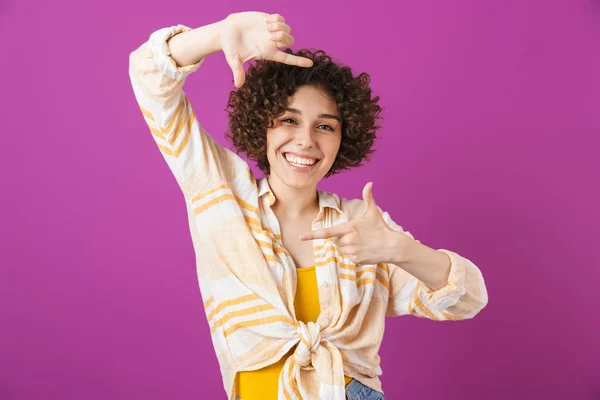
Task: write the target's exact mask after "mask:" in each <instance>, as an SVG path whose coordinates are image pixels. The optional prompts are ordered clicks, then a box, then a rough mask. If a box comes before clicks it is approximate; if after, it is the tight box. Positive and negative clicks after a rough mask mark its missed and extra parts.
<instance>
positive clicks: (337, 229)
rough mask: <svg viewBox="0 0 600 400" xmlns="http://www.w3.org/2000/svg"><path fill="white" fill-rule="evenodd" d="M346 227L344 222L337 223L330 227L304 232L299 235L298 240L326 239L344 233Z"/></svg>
mask: <svg viewBox="0 0 600 400" xmlns="http://www.w3.org/2000/svg"><path fill="white" fill-rule="evenodd" d="M346 230H347V227H346V226H345V224H341V225H337V226H334V227H331V228H323V229H319V230H316V231H312V232H310V233H305V234H303V235H302V236H300V240H314V239H327V238H331V237H336V236H340V235H343V234H344V233H346Z"/></svg>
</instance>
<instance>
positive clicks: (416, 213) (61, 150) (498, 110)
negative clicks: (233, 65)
mask: <svg viewBox="0 0 600 400" xmlns="http://www.w3.org/2000/svg"><path fill="white" fill-rule="evenodd" d="M210 3H211V4H210V5H207V2H204V1H184V2H179V3H178V4H177V3H167V2H149V1H135V0H125V1H119V2H116V1H102V2H101V1H87V0H86V1H73V0H71V1H61V2H36V4H31V3H30V2H17V1H16V0H8V1H7V0H3V1H2V3H1V4H0V34H1V37H2V51H1V53H2V55H1V56H0V66H1V68H2V71H1V72H2V78H3V81H2V96H1V101H2V103H1V108H0V110H1V113H2V140H3V147H4V152H3V153H2V157H1V158H0V171H1V174H2V182H1V187H2V189H1V190H2V197H1V198H2V200H1V201H2V204H1V208H0V209H1V210H2V211H1V212H2V216H1V221H2V222H1V223H0V224H1V241H0V243H1V245H0V246H2V248H1V253H0V254H1V258H0V264H1V270H0V325H1V327H0V399H2V400H17V399H18V400H21V399H61V400H71V399H141V398H143V399H146V400H155V399H181V400H183V399H208V398H210V399H212V398H215V399H221V398H225V395H224V391H223V389H222V382H221V376H220V372H219V368H218V366H217V361H216V357H215V355H214V352H213V347H212V344H211V342H210V338H209V330H208V326H207V322H206V318H205V315H204V311H203V307H202V300H201V297H200V293H199V289H198V283H197V280H196V270H195V264H194V253H193V248H192V244H191V239H190V237H189V231H188V226H187V220H186V215H185V205H184V202H183V196H182V194H181V193H180V192H179V189H178V187H177V184H176V182H175V179H174V178H173V177H172V176H171V174H170V171H169V170H168V168H167V165H166V163H165V162H164V161H163V159H162V157H161V155H160V154H159V152H158V149H157V148H156V147H155V145H154V142H153V140H152V138H151V135H150V132H149V131H148V130H147V128H146V126H145V124H144V121H143V118H142V115H141V113H140V110H139V108H138V107H137V104H136V103H135V99H134V96H133V92H132V89H131V86H130V82H129V77H128V72H127V71H128V56H129V53H130V52H131V51H133V50H134V49H135V48H137V47H138V46H139V45H140V44H141V43H142V42H144V41H145V40H147V38H148V36H149V35H150V33H151V32H152V31H154V30H156V29H158V28H162V27H165V26H171V25H176V24H178V23H181V24H184V25H187V26H190V27H197V26H200V25H205V24H208V23H211V22H214V21H217V20H219V19H222V18H224V17H225V16H226V15H227V14H228V13H231V12H235V11H243V10H248V9H251V10H260V11H265V12H278V13H280V14H282V15H284V16H285V17H286V18H287V21H288V23H289V24H290V25H291V26H292V28H293V34H294V36H295V37H296V44H295V46H294V47H296V48H299V47H319V48H323V49H325V50H327V51H328V52H329V53H330V54H331V55H333V56H334V58H336V59H337V60H339V61H342V62H344V63H346V64H348V65H350V66H352V68H353V70H354V71H355V72H361V71H367V72H369V73H370V74H371V75H372V87H373V89H374V91H375V93H376V94H377V95H379V96H381V103H382V105H383V106H384V107H385V111H384V118H385V119H384V120H383V121H382V123H383V126H384V128H383V129H382V130H381V131H380V135H381V136H380V137H381V139H380V141H379V142H378V148H379V150H378V152H377V153H376V156H375V157H374V159H373V161H372V162H371V163H370V164H368V165H366V166H365V167H364V168H361V169H357V170H354V171H352V172H349V173H344V174H342V175H339V176H335V177H332V178H331V179H329V180H327V181H326V182H323V183H322V186H321V188H323V189H326V190H329V191H333V192H336V193H338V194H340V195H341V196H344V197H350V198H354V197H360V196H361V190H362V188H363V186H364V185H365V183H367V182H368V181H369V180H374V187H373V193H374V195H375V199H376V200H377V202H378V205H379V206H380V207H382V208H383V209H384V210H387V211H389V212H390V214H391V215H392V217H393V218H394V220H395V221H396V222H397V223H399V224H401V225H402V226H403V227H404V228H405V229H407V230H409V231H411V233H413V234H414V235H415V237H416V238H417V239H420V240H421V241H422V242H423V243H424V244H427V245H428V246H430V247H433V248H446V249H451V250H454V251H456V252H458V253H460V254H462V255H464V256H465V257H467V258H469V259H471V260H472V261H473V262H474V263H475V264H477V265H478V266H479V268H480V269H481V270H482V272H483V275H484V278H485V280H486V283H487V288H488V293H489V298H490V301H489V304H488V306H487V307H486V308H485V309H484V310H483V311H482V312H481V313H480V314H479V315H478V316H476V318H475V319H472V320H467V321H461V322H455V323H453V322H434V321H430V320H426V319H418V318H415V317H405V318H393V319H388V322H387V325H386V327H387V329H386V336H385V340H384V343H383V346H382V349H381V353H380V354H381V357H382V367H383V371H384V374H383V376H382V380H383V385H384V390H385V392H386V395H387V397H388V399H411V400H412V399H531V398H535V399H542V398H544V399H567V398H568V399H599V398H600V345H599V344H598V343H597V339H596V337H597V336H598V334H599V328H600V322H599V321H600V317H598V308H599V307H600V303H599V300H598V295H597V292H598V281H599V280H600V268H599V265H600V263H599V259H600V257H599V251H598V239H599V237H600V229H599V227H598V226H599V224H598V222H599V221H600V218H599V214H600V212H599V210H598V209H599V207H598V205H599V204H600V190H599V185H598V181H599V176H600V161H599V155H598V153H599V151H598V149H599V140H598V134H599V133H600V111H599V110H600V55H599V54H600V49H599V47H600V46H599V44H600V1H597V0H596V1H591V0H562V1H561V0H558V1H548V0H545V1H544V0H536V1H524V0H510V1H507V0H505V1H501V2H492V1H481V0H469V1H454V2H446V1H437V2H434V1H424V0H420V1H387V2H385V1H381V0H374V1H369V2H367V3H365V2H358V1H357V2H355V3H354V4H348V3H347V2H342V1H335V2H327V1H315V0H309V1H298V2H276V1H267V0H257V1H254V2H252V3H249V2H248V1H241V0H235V1H231V0H229V1H216V2H210ZM167 4H169V5H167ZM175 4H177V5H175ZM249 4H251V6H250V5H249ZM231 89H232V76H231V72H230V71H229V70H228V68H227V65H226V63H225V61H224V59H223V57H222V55H215V56H212V57H210V58H209V59H208V60H207V62H206V63H205V64H204V65H203V66H202V67H201V69H200V70H199V71H198V72H197V73H195V74H194V75H192V76H190V77H189V79H188V82H187V83H186V86H185V90H186V92H187V93H188V95H189V97H190V99H191V101H192V104H193V105H194V107H195V109H196V111H197V115H198V118H199V119H200V120H201V122H202V123H203V125H204V126H205V128H206V129H207V130H208V131H209V132H211V133H212V135H213V136H214V137H215V138H216V139H217V140H218V141H219V142H220V143H221V144H224V145H226V146H228V147H229V146H230V145H229V143H228V142H226V140H225V139H224V132H225V128H226V121H227V120H226V118H227V114H226V113H225V111H224V107H225V102H226V99H227V96H228V93H229V90H231Z"/></svg>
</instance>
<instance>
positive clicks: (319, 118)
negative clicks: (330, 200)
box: [267, 85, 342, 189]
mask: <svg viewBox="0 0 600 400" xmlns="http://www.w3.org/2000/svg"><path fill="white" fill-rule="evenodd" d="M341 138H342V122H341V117H340V112H339V110H338V107H337V105H336V103H335V102H334V101H333V99H332V98H331V97H330V96H329V95H328V94H327V92H325V91H324V90H323V89H321V88H319V87H316V86H312V85H304V86H300V87H298V88H297V89H296V91H295V92H294V94H293V95H292V96H290V97H289V98H288V104H287V109H286V111H285V113H283V114H282V115H280V116H279V117H277V118H276V120H275V121H274V126H273V127H272V128H269V129H267V158H268V160H269V164H270V175H271V176H270V178H271V179H272V180H273V179H276V180H278V181H280V182H282V183H283V184H285V185H286V186H289V187H293V188H296V189H301V188H305V187H310V188H316V186H317V183H318V182H319V181H320V180H321V179H322V178H323V177H324V176H325V174H327V172H328V171H329V169H330V168H331V166H332V165H333V162H334V161H335V157H336V156H337V153H338V150H339V148H340V143H341Z"/></svg>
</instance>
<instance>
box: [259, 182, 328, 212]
mask: <svg viewBox="0 0 600 400" xmlns="http://www.w3.org/2000/svg"><path fill="white" fill-rule="evenodd" d="M267 182H269V187H270V188H271V191H272V192H273V196H275V203H274V204H273V205H272V206H271V208H272V209H273V212H274V213H275V215H276V216H277V217H278V218H281V217H283V218H285V219H303V218H306V217H311V219H314V218H315V217H316V216H317V214H318V212H319V196H318V195H317V188H316V187H304V188H294V187H290V186H288V185H286V184H285V183H283V182H282V181H280V180H279V179H277V178H276V177H272V176H270V177H269V178H267Z"/></svg>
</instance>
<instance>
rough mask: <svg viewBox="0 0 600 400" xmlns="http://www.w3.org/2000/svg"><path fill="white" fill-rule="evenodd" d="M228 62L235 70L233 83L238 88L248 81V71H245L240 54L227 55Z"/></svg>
mask: <svg viewBox="0 0 600 400" xmlns="http://www.w3.org/2000/svg"><path fill="white" fill-rule="evenodd" d="M225 59H226V60H227V64H229V67H230V68H231V71H232V72H233V84H234V86H235V87H236V88H238V89H239V88H241V87H242V86H243V85H244V82H245V81H246V73H245V72H244V63H242V60H241V59H240V55H239V54H236V55H233V56H230V55H228V56H226V57H225Z"/></svg>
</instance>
